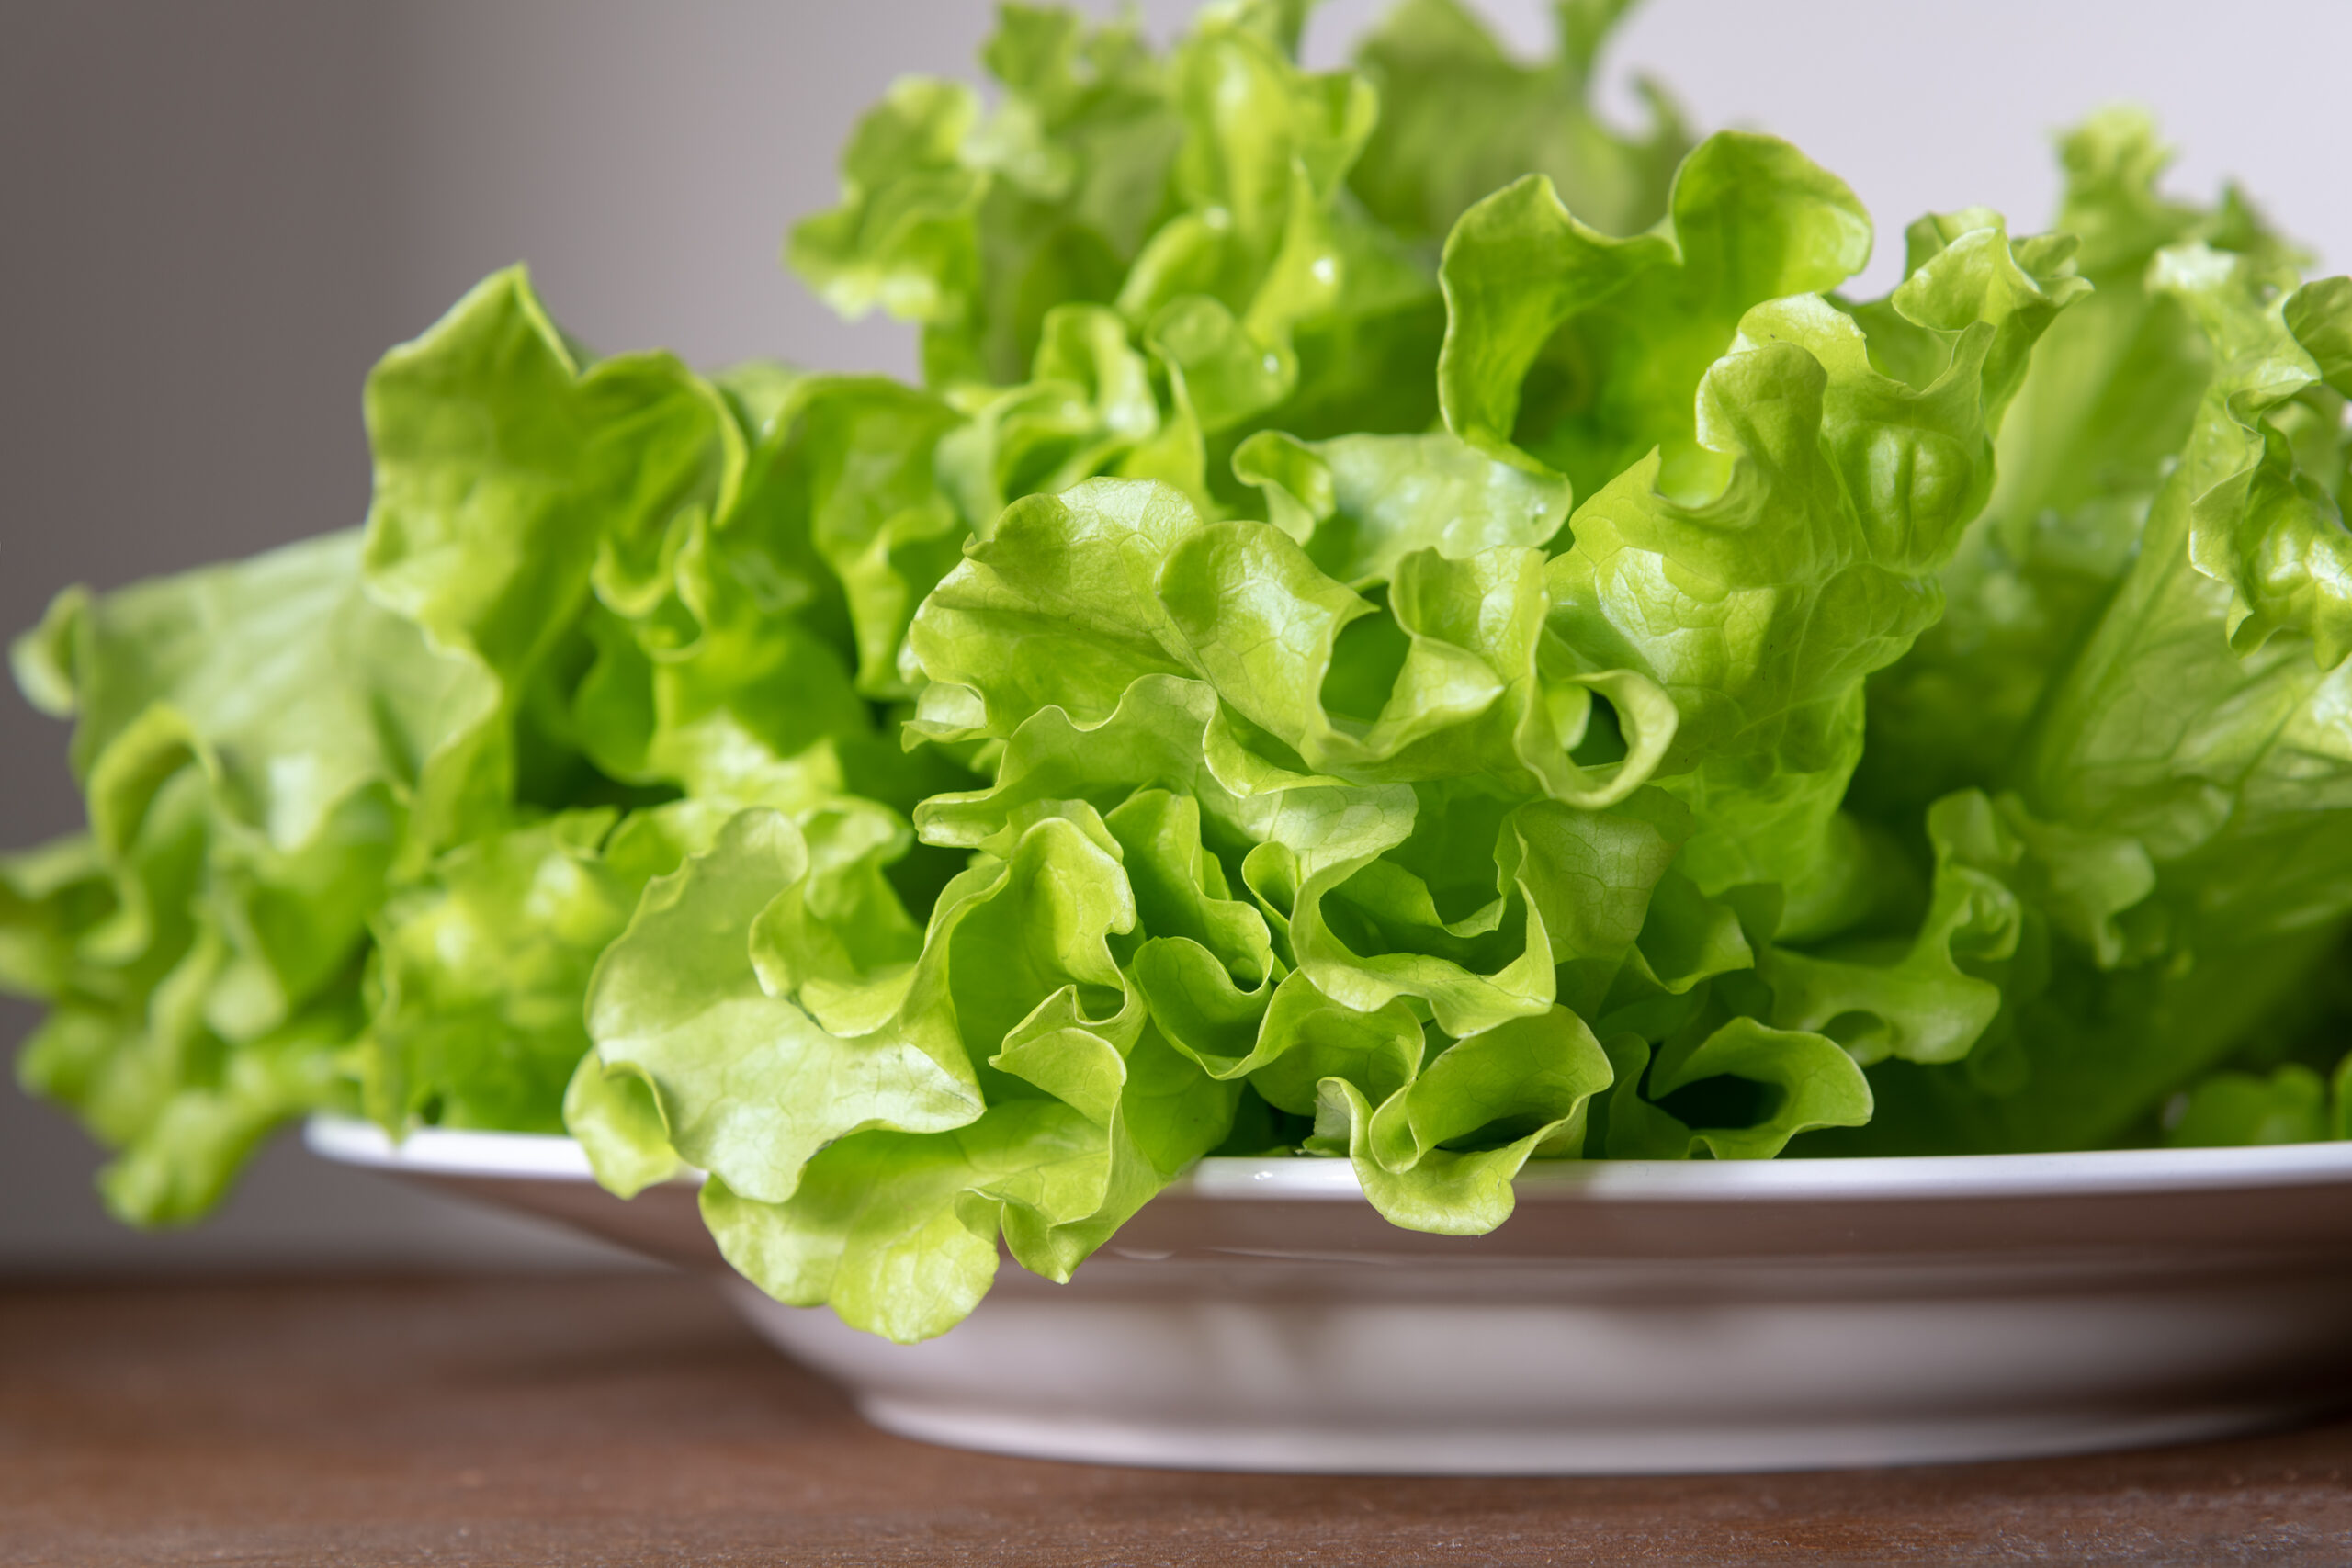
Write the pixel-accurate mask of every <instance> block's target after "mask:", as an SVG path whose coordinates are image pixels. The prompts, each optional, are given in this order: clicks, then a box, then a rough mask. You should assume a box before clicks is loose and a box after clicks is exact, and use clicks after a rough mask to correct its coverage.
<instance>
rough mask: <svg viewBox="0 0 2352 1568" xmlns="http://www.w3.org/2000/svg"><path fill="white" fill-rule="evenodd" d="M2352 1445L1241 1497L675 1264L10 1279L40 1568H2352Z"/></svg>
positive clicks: (7, 1547)
mask: <svg viewBox="0 0 2352 1568" xmlns="http://www.w3.org/2000/svg"><path fill="white" fill-rule="evenodd" d="M2347 1482H2352V1424H2337V1425H2332V1426H2327V1427H2318V1428H2314V1429H2311V1430H2305V1431H2301V1432H2293V1433H2286V1434H2281V1435H2278V1436H2273V1437H2266V1438H2251V1439H2246V1440H2243V1441H2238V1442H2231V1443H2220V1444H2211V1445H2207V1446H2202V1447H2195V1448H2177V1449H2165V1450H2145V1451H2142V1452H2136V1453H2128V1454H2113V1455H2102V1456H2098V1457H2093V1458H2086V1459H2075V1460H2064V1461H2036V1462H2031V1463H2011V1464H1986V1465H1958V1466H1947V1467H1941V1468H1935V1469H1921V1470H1896V1471H1879V1472H1834V1473H1816V1474H1804V1475H1772V1476H1736V1477H1654V1478H1640V1479H1632V1480H1624V1479H1619V1480H1593V1481H1582V1480H1512V1481H1476V1480H1444V1481H1439V1480H1427V1481H1422V1480H1397V1479H1371V1478H1354V1477H1289V1476H1257V1475H1211V1474H1195V1473H1182V1472H1162V1471H1147V1470H1117V1469H1108V1468H1103V1469H1096V1468H1090V1467H1087V1466H1081V1465H1064V1464H1051V1463H1044V1462H1035V1461H1021V1460H1008V1459H994V1458H989V1457H986V1456H982V1455H974V1454H965V1453H959V1452H956V1451H953V1450H944V1449H935V1448H929V1447H925V1446H923V1445H922V1444H918V1443H911V1442H906V1441H902V1440H900V1439H899V1438H890V1437H887V1436H885V1435H883V1434H881V1433H879V1432H876V1431H875V1430H874V1429H873V1428H871V1427H866V1426H865V1425H864V1424H863V1423H862V1422H860V1421H859V1420H858V1419H857V1417H856V1416H854V1415H853V1414H852V1413H851V1411H850V1409H849V1407H848V1406H847V1404H845V1403H844V1402H843V1401H842V1397H841V1396H840V1395H839V1394H838V1393H835V1392H834V1391H833V1390H832V1389H831V1388H830V1387H828V1386H827V1385H826V1384H824V1383H822V1382H819V1381H817V1380H816V1379H815V1378H813V1377H811V1376H809V1374H808V1373H806V1372H803V1371H800V1370H799V1369H797V1367H795V1366H793V1365H792V1364H791V1363H789V1362H787V1361H786V1360H784V1359H781V1358H779V1357H777V1356H776V1355H775V1354H774V1353H773V1352H772V1351H770V1350H768V1349H767V1348H764V1347H763V1345H761V1344H760V1343H759V1342H758V1341H757V1340H755V1339H753V1338H752V1336H751V1334H750V1333H749V1332H748V1331H747V1330H745V1329H744V1328H743V1327H741V1325H738V1324H737V1323H736V1321H735V1320H734V1319H733V1318H732V1317H731V1316H730V1315H729V1314H728V1312H727V1310H726V1308H725V1306H724V1305H723V1303H721V1302H720V1301H719V1300H718V1297H717V1296H716V1295H715V1294H714V1293H713V1292H710V1291H709V1290H708V1289H707V1287H706V1286H705V1285H703V1284H701V1283H699V1282H697V1281H695V1280H690V1279H684V1278H681V1277H676V1276H625V1277H617V1278H591V1279H566V1280H545V1279H541V1280H281V1281H261V1282H244V1283H201V1284H189V1283H187V1282H171V1283H153V1284H137V1283H123V1284H109V1285H104V1286H70V1287H69V1286H26V1285H17V1286H15V1287H12V1288H9V1289H6V1291H0V1562H6V1563H9V1564H50V1563H57V1564H74V1565H76V1568H79V1565H81V1564H110V1563H124V1564H148V1563H157V1564H161V1563H172V1564H179V1563H191V1562H206V1563H237V1564H277V1563H287V1564H298V1563H299V1564H304V1565H306V1568H307V1565H311V1564H342V1563H371V1564H372V1563H435V1564H482V1565H490V1564H507V1563H532V1564H572V1563H582V1564H586V1563H596V1564H622V1565H630V1564H643V1563H665V1564H666V1563H729V1564H737V1563H741V1564H750V1563H770V1562H775V1563H865V1562H891V1563H900V1562H903V1563H942V1564H947V1563H953V1564H959V1565H961V1564H987V1563H1020V1564H1036V1565H1041V1568H1056V1565H1060V1564H1080V1563H1084V1564H1133V1565H1136V1568H1143V1565H1148V1564H1162V1563H1171V1564H1172V1563H1291V1562H1331V1563H1365V1564H1379V1563H1449V1564H1452V1563H1460V1564H1479V1563H1498V1564H1500V1563H1510V1564H1519V1563H1594V1562H1623V1563H1635V1564H1680V1563H1719V1562H1721V1563H1781V1562H1789V1563H1795V1562H1804V1563H1822V1562H1856V1563H1861V1562H1868V1563H1913V1562H1918V1563H1928V1562H1933V1563H1948V1562H1950V1563H1987V1562H2067V1563H2076V1562H2134V1563H2139V1562H2162V1563H2197V1564H2207V1563H2233V1562H2312V1563H2343V1562H2352V1484H2347Z"/></svg>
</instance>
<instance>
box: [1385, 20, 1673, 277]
mask: <svg viewBox="0 0 2352 1568" xmlns="http://www.w3.org/2000/svg"><path fill="white" fill-rule="evenodd" d="M1631 8H1632V0H1566V3H1563V4H1560V5H1557V6H1555V15H1556V17H1557V20H1558V27H1559V49H1560V52H1559V54H1558V56H1557V57H1556V58H1555V59H1553V60H1550V61H1546V62H1543V63H1542V64H1539V65H1534V66H1527V65H1522V64H1521V63H1519V62H1517V61H1515V60H1513V59H1511V58H1510V55H1509V54H1508V53H1507V52H1505V51H1504V50H1503V48H1502V47H1501V45H1499V44H1498V43H1497V42H1496V40H1495V38H1494V36H1493V35H1492V34H1491V33H1489V32H1488V31H1487V28H1485V27H1484V26H1483V25H1481V23H1480V22H1479V20H1478V18H1477V17H1476V16H1475V15H1474V14H1473V13H1472V12H1471V11H1470V10H1469V9H1468V8H1467V7H1466V6H1463V5H1462V4H1460V3H1459V0H1404V3H1403V4H1400V5H1397V6H1395V7H1393V8H1392V9H1391V10H1390V11H1389V13H1388V15H1387V17H1386V18H1385V20H1384V21H1383V22H1382V23H1381V24H1380V26H1379V28H1377V29H1375V30H1374V32H1372V33H1371V34H1369V35H1368V36H1367V37H1366V38H1365V39H1364V40H1363V42H1362V43H1361V44H1359V45H1358V46H1357V50H1356V62H1357V64H1358V66H1359V68H1360V69H1362V70H1363V73H1364V74H1365V75H1366V76H1368V77H1369V78H1371V80H1372V82H1373V84H1374V85H1375V86H1376V87H1378V88H1379V90H1380V120H1379V123H1378V125H1377V126H1375V127H1374V130H1373V133H1372V136H1371V137H1370V139H1369V140H1368V141H1367V142H1366V144H1365V147H1364V151H1363V157H1362V158H1361V159H1360V160H1359V161H1358V162H1357V164H1356V165H1355V167H1354V168H1353V169H1352V170H1351V171H1350V173H1349V177H1348V183H1349V185H1350V186H1351V188H1352V189H1353V190H1354V191H1355V193H1356V195H1357V196H1358V197H1361V198H1362V199H1363V204H1364V205H1365V207H1366V208H1368V209H1371V211H1372V213H1373V215H1374V217H1376V218H1378V219H1379V220H1381V221H1382V222H1383V223H1385V224H1386V225H1387V226H1388V227H1389V228H1391V229H1393V230H1395V231H1397V233H1399V234H1402V235H1405V236H1407V237H1408V238H1411V239H1415V240H1427V241H1431V242H1434V241H1437V240H1441V239H1442V238H1444V236H1445V234H1446V231H1448V230H1450V229H1452V228H1453V223H1454V220H1456V219H1458V218H1459V217H1461V216H1462V214H1463V213H1464V211H1466V210H1467V209H1469V208H1470V206H1471V205H1472V204H1473V203H1475V202H1476V201H1477V200H1478V198H1479V197H1484V196H1486V195H1487V193H1488V192H1490V191H1494V190H1497V189H1499V188H1500V187H1501V186H1506V185H1509V184H1510V182H1511V181H1513V180H1515V179H1517V178H1519V177H1520V176H1521V175H1528V174H1535V175H1544V177H1546V178H1548V179H1549V180H1551V182H1552V183H1553V185H1554V186H1555V188H1557V189H1558V190H1560V191H1561V192H1562V193H1563V194H1564V196H1565V198H1566V202H1567V205H1568V207H1569V208H1570V209H1571V210H1573V211H1575V212H1576V213H1577V216H1578V217H1580V218H1582V219H1583V220H1584V221H1586V222H1587V223H1589V224H1591V225H1592V226H1593V227H1595V228H1597V229H1599V230H1600V231H1602V232H1603V233H1609V234H1631V233H1634V232H1636V231H1640V230H1642V229H1645V228H1647V227H1648V226H1649V225H1650V224H1652V223H1654V222H1656V221H1657V220H1658V219H1659V218H1660V217H1661V216H1663V215H1664V213H1665V211H1666V201H1667V188H1668V183H1669V181H1671V179H1672V178H1673V175H1674V169H1675V165H1676V164H1679V163H1680V162H1681V160H1682V155H1683V154H1684V153H1685V152H1688V151H1689V150H1690V139H1689V137H1688V136H1687V135H1686V134H1685V132H1684V130H1683V128H1682V124H1681V120H1680V118H1679V115H1678V114H1677V113H1676V110H1675V107H1674V105H1673V103H1672V102H1671V101H1670V100H1669V99H1668V97H1667V96H1666V94H1665V92H1664V91H1663V90H1662V89H1661V88H1659V87H1658V86H1657V85H1656V84H1655V83H1653V82H1650V81H1648V80H1646V79H1644V80H1642V81H1640V82H1639V83H1637V84H1636V85H1637V86H1638V88H1639V89H1640V91H1641V93H1642V96H1643V97H1644V99H1645V104H1646V107H1647V108H1648V110H1649V114H1650V120H1651V123H1650V125H1649V126H1648V127H1647V129H1646V133H1645V135H1643V136H1641V137H1639V138H1638V139H1636V138H1632V137H1627V136H1623V135H1621V134H1619V133H1618V132H1616V131H1614V130H1611V129H1610V128H1609V127H1608V126H1607V125H1606V124H1604V123H1603V122H1602V121H1601V120H1600V118H1599V117H1598V116H1597V115H1595V114H1594V113H1593V111H1592V107H1591V103H1590V95H1591V85H1592V78H1593V74H1594V64H1595V62H1596V60H1597V58H1598V57H1599V55H1600V51H1601V48H1602V46H1603V45H1604V44H1605V43H1606V41H1607V39H1608V36H1609V33H1610V31H1611V29H1612V28H1614V27H1615V26H1616V24H1617V22H1618V20H1619V18H1620V17H1623V15H1624V13H1625V12H1626V11H1628V10H1630V9H1631Z"/></svg>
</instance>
